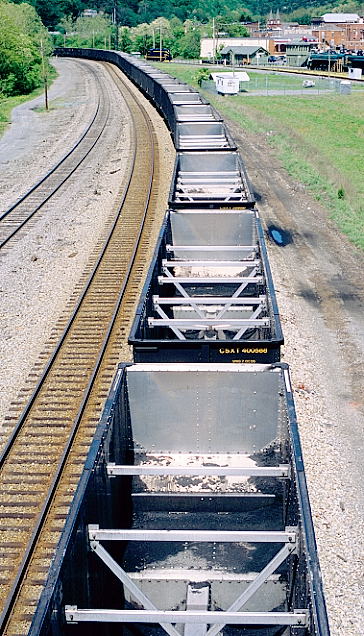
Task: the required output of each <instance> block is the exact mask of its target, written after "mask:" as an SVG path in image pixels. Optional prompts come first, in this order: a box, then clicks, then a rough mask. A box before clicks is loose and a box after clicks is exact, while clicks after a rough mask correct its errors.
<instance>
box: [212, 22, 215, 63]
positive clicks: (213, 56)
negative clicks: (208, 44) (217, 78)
mask: <svg viewBox="0 0 364 636" xmlns="http://www.w3.org/2000/svg"><path fill="white" fill-rule="evenodd" d="M212 63H213V64H215V18H212Z"/></svg>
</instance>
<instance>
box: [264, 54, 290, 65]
mask: <svg viewBox="0 0 364 636" xmlns="http://www.w3.org/2000/svg"><path fill="white" fill-rule="evenodd" d="M268 63H269V64H277V65H282V64H287V58H286V56H285V55H270V56H269V57H268Z"/></svg>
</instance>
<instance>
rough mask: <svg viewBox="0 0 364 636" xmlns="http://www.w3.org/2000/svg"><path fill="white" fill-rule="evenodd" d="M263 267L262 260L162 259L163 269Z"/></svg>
mask: <svg viewBox="0 0 364 636" xmlns="http://www.w3.org/2000/svg"><path fill="white" fill-rule="evenodd" d="M259 265H261V260H260V259H257V258H256V259H247V260H244V261H243V260H242V261H226V260H225V261H217V260H213V261H202V260H200V261H186V260H183V261H182V260H178V259H169V260H168V259H166V258H164V259H162V267H236V268H238V267H254V266H255V267H257V266H259Z"/></svg>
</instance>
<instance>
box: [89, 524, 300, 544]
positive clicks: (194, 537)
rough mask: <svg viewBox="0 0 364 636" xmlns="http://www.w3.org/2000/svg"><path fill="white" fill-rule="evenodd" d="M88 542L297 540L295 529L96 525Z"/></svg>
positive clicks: (246, 541)
mask: <svg viewBox="0 0 364 636" xmlns="http://www.w3.org/2000/svg"><path fill="white" fill-rule="evenodd" d="M88 534H89V540H90V541H142V542H144V541H153V542H161V541H166V542H174V543H179V542H182V543H183V542H185V541H187V542H188V541H193V542H199V543H289V544H290V545H294V544H295V543H296V540H297V532H296V530H295V529H292V528H289V529H288V530H286V531H281V532H280V531H271V530H267V531H264V530H263V531H262V530H255V531H247V530H147V529H142V530H140V529H138V530H134V529H131V530H126V529H120V530H115V529H100V528H99V527H98V526H97V525H89V526H88Z"/></svg>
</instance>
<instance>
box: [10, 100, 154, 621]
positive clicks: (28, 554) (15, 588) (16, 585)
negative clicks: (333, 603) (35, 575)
mask: <svg viewBox="0 0 364 636" xmlns="http://www.w3.org/2000/svg"><path fill="white" fill-rule="evenodd" d="M133 99H134V101H136V100H135V98H133ZM139 108H140V107H139ZM130 114H131V118H132V119H133V123H134V116H133V114H132V113H130ZM144 117H145V120H146V122H147V127H148V130H149V134H150V138H151V141H152V148H153V153H154V142H153V134H152V130H151V124H150V122H149V118H147V117H146V116H145V115H144ZM134 127H135V123H134ZM136 152H137V144H135V146H134V154H133V159H132V167H131V170H130V173H129V178H128V183H127V186H126V189H125V191H124V195H123V198H122V202H121V205H120V209H119V212H118V214H117V217H116V219H115V221H114V223H113V226H112V228H111V231H110V233H109V236H108V238H107V240H106V241H105V244H104V246H103V249H102V252H101V254H100V257H99V259H98V261H97V263H96V266H95V269H94V271H93V272H92V274H91V276H90V278H89V280H88V281H87V284H86V286H85V288H84V290H83V292H82V294H81V296H80V298H79V301H78V303H77V307H76V309H75V311H74V312H73V314H72V316H71V318H70V320H69V322H68V324H67V326H66V328H65V330H64V332H63V334H62V337H61V340H60V342H59V343H58V345H57V347H56V349H55V351H54V352H53V354H52V356H51V359H50V360H49V362H48V364H47V367H46V369H45V371H44V373H43V375H42V377H41V378H40V380H39V382H38V384H37V387H36V389H35V391H34V393H33V395H32V396H31V398H30V401H29V403H28V405H27V407H26V408H25V409H24V411H23V413H22V415H21V417H20V419H19V422H18V425H17V427H16V429H15V430H14V432H13V434H12V436H11V438H10V440H9V442H8V444H7V445H6V448H5V449H4V451H3V452H2V455H1V458H0V468H1V467H2V466H3V465H4V463H5V461H6V459H7V458H8V456H9V453H10V451H11V448H12V446H13V445H14V442H15V440H16V439H17V437H18V435H19V433H20V430H21V428H22V426H23V424H24V422H25V420H26V419H27V416H28V414H29V412H30V411H31V408H32V406H33V404H34V402H35V399H36V398H37V396H38V395H39V393H40V391H41V388H42V385H43V384H44V382H45V379H46V378H47V376H48V374H49V371H50V369H51V368H52V367H53V364H54V362H55V359H56V357H57V355H58V353H59V351H60V349H61V347H62V344H63V343H64V341H65V339H66V337H67V335H68V333H69V331H70V329H71V326H72V323H73V322H74V319H75V317H76V315H77V313H78V310H79V308H80V306H81V304H82V302H83V300H84V297H85V296H86V293H87V290H88V289H89V287H90V285H91V283H92V280H93V279H94V276H95V274H96V271H97V269H98V268H99V265H100V263H101V261H102V258H103V256H104V254H105V252H106V250H107V247H108V245H109V242H110V240H111V237H112V234H113V232H114V230H115V227H116V225H117V222H118V220H119V219H120V216H121V214H122V209H123V206H124V204H125V201H126V198H127V195H128V192H129V189H130V186H131V182H132V179H133V177H135V175H134V174H133V172H134V166H135V160H136ZM154 161H155V160H154V156H153V158H152V168H151V174H150V178H149V189H148V192H147V197H146V202H145V206H144V210H143V214H142V218H141V221H140V226H139V231H138V234H137V237H136V239H135V242H134V248H133V251H132V256H131V258H130V261H129V266H128V268H127V271H126V273H125V277H124V280H123V283H122V286H121V289H120V292H119V295H118V298H117V302H116V305H115V308H114V312H113V315H112V320H111V322H110V324H109V327H108V330H107V333H106V335H105V338H104V341H103V344H102V347H101V349H100V351H99V354H98V357H97V360H96V364H95V366H94V368H93V370H92V372H91V373H90V379H89V382H88V385H87V388H86V390H85V392H84V396H83V400H82V403H81V404H80V407H79V410H78V414H77V417H76V419H75V421H74V423H73V427H72V430H71V431H70V433H69V438H68V440H67V443H66V446H65V448H64V451H63V454H62V456H61V457H60V460H59V464H58V466H57V469H56V471H55V474H54V477H53V480H52V482H51V485H50V488H49V490H48V493H47V495H46V498H45V500H44V504H43V507H42V510H41V511H40V513H39V515H38V519H37V522H36V524H35V527H34V530H33V533H32V535H31V538H30V540H29V542H28V544H27V547H26V551H25V553H24V557H23V560H22V562H21V564H20V566H19V568H18V572H17V576H16V578H15V580H14V582H13V585H12V588H11V590H10V593H9V594H8V597H7V600H6V603H5V606H4V609H3V612H2V614H1V616H0V633H3V629H4V628H5V627H6V624H7V622H8V619H9V616H10V615H11V612H12V606H13V603H14V599H15V598H16V596H17V594H18V593H19V589H20V587H21V584H22V580H23V578H24V576H25V573H26V571H27V568H28V566H29V563H30V561H31V558H32V554H33V551H34V548H35V545H36V542H37V539H38V537H39V535H40V533H41V531H42V528H43V525H44V523H45V520H46V517H47V514H48V512H49V509H50V507H51V504H52V501H53V499H54V495H55V493H56V490H57V487H58V485H59V483H60V480H61V476H62V472H63V469H64V467H65V465H66V463H67V459H68V456H69V454H70V451H71V448H72V444H73V442H74V440H75V437H76V434H77V431H78V427H79V424H80V421H81V419H82V415H83V413H84V410H85V407H86V405H87V401H88V399H89V396H90V393H91V391H92V388H93V386H94V383H95V379H96V376H97V373H98V371H99V369H100V365H101V362H102V359H103V356H104V353H105V350H106V347H107V345H108V342H109V340H110V336H111V333H112V330H113V325H114V322H115V319H116V317H117V314H118V312H119V309H120V306H121V304H122V300H123V297H124V293H125V289H126V286H127V283H128V281H129V279H130V275H131V272H132V268H133V264H134V262H135V259H136V254H137V250H138V244H139V242H140V237H141V234H142V231H143V226H144V223H145V219H146V216H147V211H148V207H149V202H150V196H151V191H152V185H153V179H154Z"/></svg>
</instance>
